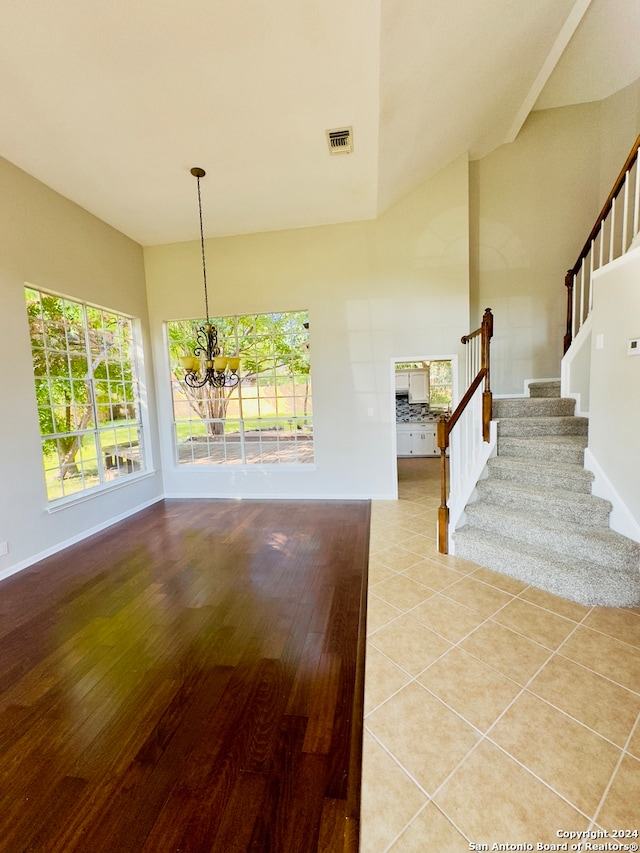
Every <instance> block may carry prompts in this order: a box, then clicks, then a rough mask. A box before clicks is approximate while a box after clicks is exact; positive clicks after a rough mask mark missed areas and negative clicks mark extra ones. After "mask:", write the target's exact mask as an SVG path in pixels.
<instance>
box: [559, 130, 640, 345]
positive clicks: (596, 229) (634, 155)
mask: <svg viewBox="0 0 640 853" xmlns="http://www.w3.org/2000/svg"><path fill="white" fill-rule="evenodd" d="M639 148H640V136H638V138H637V139H636V141H635V142H634V144H633V148H632V149H631V151H630V153H629V156H628V157H627V159H626V161H625V164H624V166H623V167H622V169H621V170H620V174H619V175H618V177H617V179H616V182H615V183H614V185H613V189H612V190H611V192H610V193H609V196H608V198H607V200H606V201H605V203H604V206H603V208H602V210H601V211H600V213H599V214H598V218H597V219H596V221H595V224H594V226H593V228H592V229H591V231H590V233H589V236H588V237H587V239H586V241H585V244H584V246H583V247H582V249H581V251H580V254H579V255H578V259H577V260H576V262H575V264H574V265H573V266H572V267H571V268H570V269H569V270H567V274H566V275H565V278H564V284H565V287H566V288H567V329H566V332H565V336H564V352H566V351H567V350H568V349H569V347H570V346H571V341H572V339H573V289H574V281H575V277H576V276H577V274H578V272H579V271H580V267H581V265H582V262H583V261H584V260H585V258H587V256H588V255H589V252H590V251H591V247H592V245H593V242H594V241H595V239H596V237H597V236H598V234H599V233H600V231H601V229H602V226H603V223H604V221H605V219H606V218H607V216H608V215H609V213H610V212H611V209H612V207H613V203H614V201H615V200H616V198H617V197H618V195H619V194H620V191H621V190H622V188H623V187H624V184H625V180H626V177H627V173H628V172H630V171H631V169H632V167H633V165H634V163H635V162H636V161H637V159H638V149H639Z"/></svg>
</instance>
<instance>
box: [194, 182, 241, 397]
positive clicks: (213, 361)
mask: <svg viewBox="0 0 640 853" xmlns="http://www.w3.org/2000/svg"><path fill="white" fill-rule="evenodd" d="M191 174H192V175H193V176H194V177H195V178H196V179H197V181H198V213H199V216H200V248H201V250H202V278H203V282H204V309H205V314H206V316H207V321H206V323H205V324H204V325H203V326H200V327H199V328H198V330H197V332H196V341H195V344H196V345H195V347H194V349H193V355H186V356H183V358H181V362H182V367H183V368H184V371H185V375H184V381H185V384H186V385H188V386H189V387H190V388H203V387H204V386H205V385H207V384H208V385H211V386H213V387H216V388H221V387H222V386H227V387H233V386H234V385H237V384H238V382H239V381H240V377H239V376H238V371H239V369H240V358H239V357H238V355H237V354H234V355H232V356H225V355H223V354H222V349H221V347H220V345H219V343H218V330H217V329H216V327H215V326H214V325H213V324H212V322H211V320H210V319H209V294H208V292H207V265H206V260H205V252H204V230H203V227H202V198H201V196H200V178H204V176H205V175H206V172H205V171H204V169H200V168H199V167H198V166H194V168H193V169H191Z"/></svg>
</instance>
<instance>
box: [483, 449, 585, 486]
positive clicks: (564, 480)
mask: <svg viewBox="0 0 640 853" xmlns="http://www.w3.org/2000/svg"><path fill="white" fill-rule="evenodd" d="M504 458H505V457H502V459H501V462H503V461H504ZM513 461H514V466H513V468H511V467H508V466H505V465H495V464H494V465H492V464H491V463H492V460H491V459H490V460H489V472H490V476H491V477H492V478H495V479H496V480H502V481H505V482H510V483H522V484H523V485H527V486H539V487H540V488H542V489H565V490H566V491H570V492H579V493H580V494H585V495H589V494H591V486H592V483H593V476H592V475H591V474H590V472H588V471H585V470H584V469H578V470H576V471H575V472H573V471H572V472H566V471H554V470H548V471H539V470H537V469H536V468H535V467H531V468H527V467H526V466H524V465H521V464H518V461H519V460H516V459H514V460H513Z"/></svg>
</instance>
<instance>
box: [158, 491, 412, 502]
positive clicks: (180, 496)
mask: <svg viewBox="0 0 640 853" xmlns="http://www.w3.org/2000/svg"><path fill="white" fill-rule="evenodd" d="M163 499H164V500H168V501H174V500H179V501H181V500H189V501H193V500H204V501H392V500H396V499H397V495H393V494H382V495H356V494H352V495H344V494H339V495H336V494H331V495H324V494H322V495H315V494H306V495H301V494H300V493H299V492H291V493H286V492H285V493H283V492H278V494H274V493H273V492H264V493H263V492H257V493H256V494H255V495H221V494H220V493H218V494H206V495H203V494H202V492H197V493H195V492H194V493H193V494H190V493H185V492H178V493H171V492H167V493H166V494H164V495H163V497H162V498H161V500H163Z"/></svg>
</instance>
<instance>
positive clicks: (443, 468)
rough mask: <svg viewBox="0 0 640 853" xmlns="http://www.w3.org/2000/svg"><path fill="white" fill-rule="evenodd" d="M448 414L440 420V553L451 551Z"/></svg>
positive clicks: (438, 426)
mask: <svg viewBox="0 0 640 853" xmlns="http://www.w3.org/2000/svg"><path fill="white" fill-rule="evenodd" d="M447 420H448V419H447V415H440V420H439V421H438V425H437V429H438V447H439V448H440V506H439V507H438V551H439V552H440V554H448V553H449V507H448V506H447V496H448V492H449V474H448V467H447V466H448V460H447V448H448V447H449V424H448V423H447Z"/></svg>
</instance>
